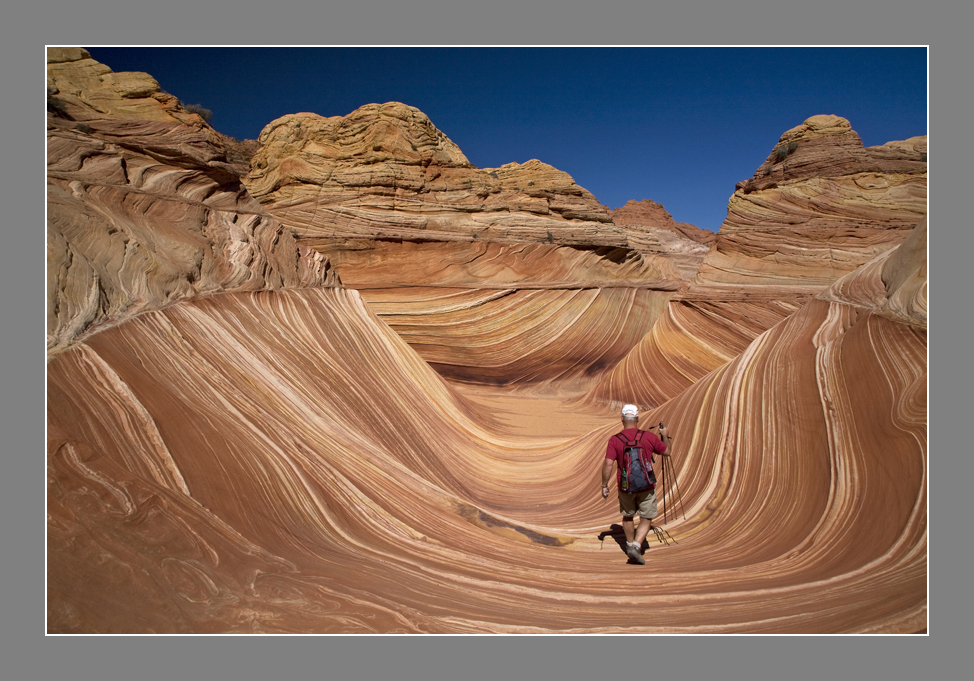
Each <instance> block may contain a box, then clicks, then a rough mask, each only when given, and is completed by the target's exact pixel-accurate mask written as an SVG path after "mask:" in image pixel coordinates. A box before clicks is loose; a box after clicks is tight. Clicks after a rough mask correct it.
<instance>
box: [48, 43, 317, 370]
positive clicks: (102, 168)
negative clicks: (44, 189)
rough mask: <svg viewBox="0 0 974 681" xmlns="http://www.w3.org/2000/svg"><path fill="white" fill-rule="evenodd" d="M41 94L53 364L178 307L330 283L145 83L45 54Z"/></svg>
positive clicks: (215, 136)
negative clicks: (79, 344)
mask: <svg viewBox="0 0 974 681" xmlns="http://www.w3.org/2000/svg"><path fill="white" fill-rule="evenodd" d="M48 93H49V101H50V98H51V97H53V98H55V99H56V102H57V104H56V105H55V107H56V109H57V112H56V114H57V115H51V114H49V115H48V128H47V130H48V142H47V155H48V173H47V177H48V211H47V224H48V238H47V271H48V341H47V345H48V352H50V353H54V352H59V351H61V350H63V349H65V348H67V347H70V346H71V345H72V344H73V343H74V342H76V341H77V340H78V339H80V338H83V337H84V335H85V334H88V333H93V332H96V331H98V330H99V329H101V328H103V327H104V326H106V325H112V324H117V323H120V322H122V321H124V320H126V319H129V318H131V317H132V316H134V315H136V314H139V313H141V312H145V311H147V310H153V309H158V308H160V307H164V306H166V305H169V304H172V303H173V302H176V301H178V300H183V299H187V298H193V297H196V296H199V295H206V294H211V293H215V292H220V291H225V290H257V289H278V288H285V287H299V286H320V285H322V284H324V283H334V281H335V278H334V275H333V274H332V273H330V272H329V269H328V263H327V261H326V259H325V258H323V257H322V256H321V255H320V254H318V253H316V252H314V251H312V250H310V249H308V248H306V247H304V246H299V245H298V244H297V243H296V242H295V240H294V238H293V236H292V234H291V233H290V231H289V230H287V229H285V228H284V226H283V225H281V223H280V222H278V221H277V220H275V219H274V218H273V217H272V216H271V215H269V214H268V213H267V212H266V211H264V210H263V209H262V208H261V206H260V204H258V203H257V202H256V201H254V200H253V199H252V198H251V197H250V196H249V195H247V192H246V190H245V189H244V188H243V186H242V185H241V184H240V181H239V179H238V176H237V175H236V173H235V172H234V166H233V164H231V163H229V162H228V160H227V158H226V149H225V146H224V142H223V137H222V136H221V135H220V134H219V133H216V132H215V131H214V130H212V129H211V128H210V127H209V126H207V125H206V124H205V123H204V122H203V120H202V119H201V118H200V117H199V116H198V115H197V114H191V113H188V112H185V111H184V110H183V109H182V108H181V106H180V105H179V103H178V100H177V99H176V98H175V97H173V96H172V95H167V94H165V93H162V92H160V91H159V86H158V83H156V81H155V80H154V79H153V78H152V77H151V76H149V75H148V74H144V73H122V74H118V73H112V72H111V71H110V70H109V69H108V68H107V67H105V66H104V65H102V64H99V63H98V62H96V61H94V60H93V59H91V58H90V57H89V56H88V54H87V52H85V51H83V50H80V49H77V48H75V49H66V48H50V50H49V56H48Z"/></svg>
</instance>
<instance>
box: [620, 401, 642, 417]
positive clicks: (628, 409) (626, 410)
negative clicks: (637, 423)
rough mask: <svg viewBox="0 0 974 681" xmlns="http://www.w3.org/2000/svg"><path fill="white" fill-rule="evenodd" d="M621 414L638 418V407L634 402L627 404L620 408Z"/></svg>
mask: <svg viewBox="0 0 974 681" xmlns="http://www.w3.org/2000/svg"><path fill="white" fill-rule="evenodd" d="M622 415H623V416H631V417H633V418H639V407H637V406H636V405H635V404H627V405H626V406H624V407H623V408H622Z"/></svg>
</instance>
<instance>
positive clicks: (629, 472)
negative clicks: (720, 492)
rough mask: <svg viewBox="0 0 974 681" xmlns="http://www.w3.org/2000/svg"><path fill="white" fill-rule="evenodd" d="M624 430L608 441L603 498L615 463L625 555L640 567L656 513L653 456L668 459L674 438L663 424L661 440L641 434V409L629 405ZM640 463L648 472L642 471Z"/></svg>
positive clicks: (605, 496)
mask: <svg viewBox="0 0 974 681" xmlns="http://www.w3.org/2000/svg"><path fill="white" fill-rule="evenodd" d="M622 428H623V429H622V431H621V432H619V433H616V434H615V435H613V436H612V437H610V438H609V444H608V447H607V448H606V452H605V462H604V463H603V464H602V498H603V499H605V498H608V496H609V476H611V475H612V466H613V463H617V464H618V466H617V467H616V484H617V485H618V486H619V511H620V512H621V513H622V529H623V530H624V531H625V533H626V555H628V556H629V557H630V558H631V559H632V560H634V561H635V562H637V563H639V564H640V565H645V564H646V560H645V559H644V558H643V556H642V544H643V540H644V539H646V535H648V534H649V531H650V529H652V520H653V518H655V517H656V513H657V510H656V475H655V473H653V469H652V465H653V453H654V452H655V453H657V454H659V455H661V456H669V454H668V453H667V451H666V449H667V444H666V443H669V442H672V440H673V438H671V437H670V436H669V434H668V433H667V431H666V427H665V426H664V425H663V424H662V423H660V428H659V436H657V435H656V433H653V432H652V431H648V430H639V408H638V407H636V405H634V404H627V405H626V406H624V407H623V408H622ZM660 438H663V439H662V440H661V439H660ZM640 448H641V450H640ZM640 451H641V456H639V452H640ZM640 459H641V460H642V462H643V463H644V465H645V467H646V468H647V469H648V470H646V471H642V470H640V468H641V466H640V465H639V463H640ZM630 461H631V463H630ZM624 477H625V478H626V479H625V481H624V480H623V478H624ZM643 488H645V489H643ZM636 513H639V517H640V522H639V525H638V527H637V526H635V525H634V524H633V518H634V516H635V515H636Z"/></svg>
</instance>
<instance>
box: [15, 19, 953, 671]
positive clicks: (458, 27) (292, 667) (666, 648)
mask: <svg viewBox="0 0 974 681" xmlns="http://www.w3.org/2000/svg"><path fill="white" fill-rule="evenodd" d="M634 4H635V3H627V2H615V1H614V0H610V1H609V2H605V1H603V2H599V3H592V4H590V5H588V6H585V7H581V6H571V5H566V4H557V5H556V4H555V3H554V2H552V1H551V0H545V2H541V3H537V2H527V3H520V4H519V5H518V6H517V8H516V9H513V10H510V9H507V8H499V7H498V6H497V3H479V4H478V7H476V8H473V9H459V8H458V7H457V6H456V4H455V3H452V2H447V1H446V0H437V1H431V2H395V3H393V2H391V1H390V2H382V3H376V2H361V3H357V4H355V5H352V4H343V5H341V6H325V5H318V4H312V3H281V2H273V3H268V4H267V5H266V6H265V7H266V8H259V7H253V6H241V7H240V8H239V9H227V8H226V7H225V6H223V5H221V6H218V7H217V8H215V9H208V8H207V7H202V6H200V4H199V3H192V4H190V3H173V2H169V3H165V4H164V5H157V6H155V7H153V8H150V9H148V10H146V9H141V8H140V9H135V8H134V7H133V6H132V5H130V4H129V3H123V2H121V1H120V0H112V1H108V2H97V3H96V2H90V3H87V5H86V6H79V4H78V3H70V4H69V3H65V6H64V7H58V6H57V5H58V3H49V2H48V3H43V2H42V3H35V4H32V5H30V6H28V7H18V8H17V9H15V10H7V11H6V12H5V21H4V29H3V33H4V35H3V40H2V41H0V49H2V50H3V57H4V58H3V62H2V63H3V64H4V65H5V73H4V90H5V91H6V92H5V97H4V100H5V103H4V113H5V115H4V123H5V125H4V135H3V136H4V150H5V151H8V153H6V154H4V156H3V158H4V163H3V166H2V167H3V170H2V173H3V180H4V181H3V183H2V185H0V186H2V187H3V188H4V194H5V196H6V197H15V199H16V200H15V201H11V202H4V203H5V211H4V217H5V220H6V222H7V225H8V228H7V229H5V230H4V239H5V244H4V246H5V248H4V249H3V251H2V253H3V255H2V258H3V265H4V267H3V268H2V270H0V271H2V276H3V283H4V288H3V290H4V292H5V293H6V294H7V295H5V296H4V317H5V318H6V319H7V320H8V321H7V324H6V325H5V326H6V329H7V331H6V333H5V347H6V348H7V349H8V352H9V349H10V348H11V347H13V348H14V350H13V352H14V353H15V354H16V359H14V358H13V357H11V356H10V355H9V354H8V357H7V360H6V361H5V362H4V369H3V378H4V379H5V380H4V382H3V383H4V393H3V407H4V408H3V409H2V411H0V413H2V414H3V424H4V433H5V435H6V437H5V438H4V454H5V455H4V457H3V460H4V474H3V475H2V476H0V485H2V491H3V494H2V495H0V498H2V500H3V508H4V511H5V512H4V513H3V516H2V517H3V520H2V523H3V524H2V527H3V535H2V536H3V537H4V539H5V542H4V543H5V544H6V545H7V546H6V547H5V548H6V550H5V551H4V556H5V557H4V559H3V566H4V568H3V576H4V580H3V584H4V586H3V589H4V599H3V602H4V606H5V607H4V608H3V631H2V632H0V636H2V640H3V641H4V649H5V655H4V657H5V661H4V668H5V669H9V670H12V672H13V673H12V677H13V678H38V679H40V678H58V677H59V676H67V672H69V671H70V674H71V676H72V677H76V676H79V675H80V676H81V677H82V678H86V677H88V676H89V675H90V676H93V677H97V678H101V679H122V678H140V679H154V678H159V679H169V678H173V677H176V678H178V677H179V676H183V677H189V678H234V679H251V678H254V679H256V678H268V677H271V676H273V677H277V678H304V677H314V678H322V677H325V678H342V679H345V678H353V677H361V678H367V677H372V678H375V676H376V675H378V674H380V673H389V672H395V673H396V675H397V676H407V677H411V676H413V675H414V674H415V675H416V676H418V677H421V678H450V677H452V678H495V677H504V676H511V677H514V678H523V677H526V676H531V677H545V676H552V677H553V676H555V675H558V676H561V677H563V678H580V677H583V676H587V677H598V676H601V675H606V676H609V675H611V676H620V675H623V676H624V675H626V674H628V673H632V674H640V675H643V674H645V675H646V676H649V675H650V674H652V673H657V672H663V673H665V672H667V671H672V672H679V673H681V678H720V677H726V676H727V675H728V674H730V675H731V676H733V677H736V676H738V675H745V674H746V675H747V677H749V678H759V679H761V678H768V679H770V678H790V679H803V678H813V677H814V678H819V677H821V676H823V675H825V676H831V675H833V674H834V675H838V676H841V677H843V678H850V677H851V678H879V677H880V676H882V677H883V678H885V679H890V678H892V679H901V678H903V679H905V678H917V677H919V676H921V675H922V676H934V677H936V676H938V675H937V674H935V673H932V672H934V670H939V669H940V668H941V667H942V666H946V668H947V669H950V668H951V667H952V666H953V665H954V664H955V663H956V664H959V660H958V659H957V658H959V657H960V656H961V655H963V654H964V653H965V652H966V650H965V648H966V646H969V643H968V642H967V635H969V634H968V633H967V632H968V631H969V629H967V628H966V627H962V626H959V625H960V624H961V622H963V621H966V620H967V619H969V618H968V617H965V618H963V619H962V616H961V613H962V612H969V607H967V606H968V604H967V602H966V600H969V598H970V597H969V595H968V594H969V592H970V589H969V586H968V585H966V584H963V585H962V583H961V581H960V573H961V570H962V569H963V567H961V566H966V563H965V561H964V560H963V558H965V557H966V554H967V552H966V551H964V547H963V544H962V543H961V542H958V541H957V540H958V539H961V540H962V539H963V538H965V534H964V533H963V532H961V531H960V530H961V529H962V527H961V523H962V522H963V519H964V517H965V513H964V510H966V509H960V508H957V506H959V504H957V503H956V502H954V501H953V500H954V499H957V498H958V496H957V495H956V494H952V493H951V492H950V491H948V488H953V487H956V486H957V485H958V484H959V482H958V473H959V471H958V470H956V465H957V462H958V461H959V456H957V455H952V456H945V455H944V454H943V452H953V451H957V452H961V451H963V450H960V449H959V447H957V446H956V442H957V439H959V438H958V433H959V428H960V427H962V426H958V424H964V423H965V422H966V421H968V420H969V419H970V415H969V412H968V410H966V409H962V408H961V403H960V399H959V398H960V397H962V396H963V395H964V391H963V387H964V385H965V384H966V383H967V382H968V380H969V377H968V375H967V373H968V372H965V371H962V370H960V367H964V366H967V365H966V363H963V362H956V363H954V362H951V359H952V355H953V354H955V353H956V352H957V351H958V350H959V348H960V346H961V344H963V343H964V334H963V333H962V331H966V328H964V329H961V328H956V329H955V328H954V327H960V325H961V324H962V323H963V322H962V318H960V317H958V316H956V315H955V316H954V317H953V318H948V317H949V316H948V315H945V318H944V319H943V320H941V319H938V320H937V324H936V326H935V330H934V332H933V333H932V334H931V335H932V336H933V343H932V347H935V348H936V352H931V353H930V354H931V359H936V361H934V362H931V367H930V369H931V372H930V377H931V380H930V383H931V385H932V386H933V385H935V386H936V388H937V391H936V393H935V396H936V399H935V400H934V399H933V398H934V394H931V399H930V409H929V413H930V414H936V421H937V428H931V436H930V439H931V441H935V442H936V443H937V444H941V443H944V444H945V445H946V446H939V447H931V448H930V451H931V458H932V460H933V461H932V464H931V466H930V469H931V478H930V486H929V490H930V497H931V504H930V507H931V508H930V510H931V514H930V519H931V521H934V522H935V523H936V532H934V533H932V534H933V535H934V537H935V540H934V541H933V542H932V544H931V549H932V550H931V552H930V584H931V590H930V603H929V609H930V613H931V614H930V632H931V634H930V636H928V637H861V638H860V637H856V638H847V637H838V638H821V637H817V638H806V637H740V638H732V637H706V638H693V639H691V638H679V637H664V638H660V639H659V640H656V641H653V642H648V644H647V645H641V646H640V648H641V649H642V650H643V652H642V653H640V654H639V655H636V654H634V653H633V650H634V646H636V645H638V644H639V642H637V641H629V640H624V639H622V637H612V638H609V637H577V638H576V637H572V638H568V637H501V638H485V637H402V638H400V639H398V640H396V639H394V638H393V637H382V638H381V639H376V638H358V637H329V638H318V637H314V638H279V637H270V639H255V638H247V639H246V640H234V639H232V638H230V637H214V638H198V637H189V638H186V639H185V640H176V639H175V638H173V637H159V638H155V639H153V638H146V637H118V638H105V637H73V638H68V637H45V636H44V635H43V634H44V626H45V622H44V613H43V609H42V607H41V606H40V604H41V603H42V602H43V595H44V592H43V587H44V582H43V559H44V553H43V551H44V542H43V536H44V535H43V530H42V524H43V518H44V508H43V491H42V490H43V474H42V471H41V470H39V468H38V464H37V462H38V461H39V460H43V457H41V456H40V452H39V450H40V449H41V448H42V443H41V442H40V440H41V438H42V437H43V432H44V416H43V414H44V410H43V409H42V404H43V401H44V388H43V371H44V370H43V368H42V367H43V359H42V354H43V351H42V345H43V343H42V331H41V327H42V326H43V318H44V316H43V307H44V305H45V303H44V301H43V297H42V294H41V293H40V292H42V291H43V290H44V281H45V279H44V273H43V271H42V270H41V268H39V267H38V265H37V261H35V260H34V259H33V258H27V257H24V256H23V255H22V254H23V253H31V254H35V253H38V254H39V252H40V251H41V250H42V249H43V248H44V245H43V241H42V238H41V237H40V236H39V235H40V234H42V233H43V232H42V230H40V228H39V227H37V228H34V227H31V225H36V224H37V223H38V222H40V220H41V214H40V211H41V208H40V207H41V206H42V205H43V203H44V194H43V192H42V190H41V187H42V186H43V184H42V183H41V182H40V179H41V178H40V175H41V174H42V172H43V171H42V169H41V166H40V162H39V161H38V158H39V153H38V151H39V149H38V145H39V139H40V134H41V130H40V127H39V126H40V123H39V121H40V106H39V97H40V89H39V88H40V86H39V84H38V83H39V81H40V78H39V76H40V73H39V70H40V69H39V68H38V63H39V61H40V60H42V59H43V46H44V44H45V43H49V44H111V45H119V44H136V43H138V44H174V43H179V44H202V45H211V44H316V45H317V44H409V45H421V44H431V45H438V44H491V45H493V44H526V45H536V44H561V45H571V44H605V45H611V44H633V45H639V44H660V45H665V44H686V45H699V44H717V45H722V44H735V45H748V44H755V45H770V44H782V43H784V42H786V40H785V38H793V39H794V38H797V39H798V40H799V41H802V42H804V41H808V40H809V39H815V40H817V41H820V42H819V43H816V44H849V45H863V44H871V43H874V44H884V45H890V44H910V45H917V44H930V45H931V46H932V47H931V50H930V64H931V72H932V75H931V84H932V89H933V91H934V93H935V94H936V97H937V98H936V100H931V110H930V113H931V115H930V121H931V123H932V124H934V123H935V124H936V125H935V127H936V129H937V131H938V135H935V136H932V137H933V139H932V140H931V142H932V145H931V151H930V162H931V168H932V169H933V171H932V174H933V176H934V177H935V178H936V180H937V181H936V184H935V185H931V186H932V191H931V193H930V205H931V208H930V216H931V223H930V259H931V260H932V261H936V262H937V267H936V268H932V267H931V268H930V269H931V277H930V279H931V282H930V284H931V285H930V290H931V297H932V298H934V299H935V300H936V301H937V302H936V303H935V304H934V309H935V310H939V309H943V310H948V309H951V306H950V303H949V302H943V301H947V300H948V299H950V298H954V299H955V301H954V302H957V299H958V298H959V297H960V295H963V292H964V288H957V287H955V286H952V285H951V281H950V279H951V277H952V275H953V276H956V275H954V274H953V273H956V272H962V271H963V269H962V268H963V265H964V264H963V263H962V262H961V258H963V257H964V255H963V254H964V253H966V252H969V251H967V249H964V248H963V246H962V245H961V242H960V239H959V237H960V236H961V231H962V230H963V231H965V232H969V231H970V229H969V227H968V223H969V221H970V219H969V216H968V215H966V214H964V213H962V212H961V207H960V205H959V204H960V200H959V199H958V198H955V197H965V196H966V195H967V194H968V193H969V191H970V190H969V183H970V181H969V174H968V172H967V170H966V168H965V165H966V164H962V163H961V159H960V153H961V152H962V151H966V148H965V147H964V143H965V142H966V140H967V139H969V133H968V132H967V131H966V130H963V129H962V128H961V126H962V125H963V123H962V118H966V114H967V111H968V110H969V108H968V101H966V98H965V97H964V95H965V94H966V92H967V90H968V89H969V88H967V87H965V84H966V83H969V82H970V80H969V76H968V73H967V72H968V71H969V64H970V63H971V59H970V54H969V50H966V49H964V46H966V42H967V41H966V36H963V35H960V34H959V31H962V30H964V28H963V27H966V26H969V25H970V21H969V20H970V13H969V12H964V11H963V10H953V9H950V8H947V7H941V8H934V7H932V6H931V5H930V3H924V4H921V5H920V6H916V5H914V6H896V5H891V4H884V5H882V6H880V5H878V4H876V3H860V4H858V5H852V4H851V3H849V2H841V3H840V2H819V3H816V4H815V5H814V6H809V5H807V4H805V5H800V6H797V7H795V8H794V9H787V8H784V7H782V6H781V5H779V4H778V3H773V2H751V3H739V4H731V3H720V4H717V5H715V6H710V3H699V4H698V3H693V2H684V3H680V4H679V5H677V4H676V3H672V4H671V5H670V6H667V7H661V8H651V7H648V6H633V5H634ZM295 5H296V6H295ZM965 19H966V21H965ZM691 22H692V23H691ZM787 42H796V41H795V40H791V41H787ZM35 60H37V61H35ZM35 69H36V70H35ZM10 90H13V92H10ZM35 96H36V97H37V99H36V100H35V99H34V97H35ZM35 101H36V102H37V104H35V103H34V102H35ZM933 127H934V125H931V128H933ZM937 140H943V144H942V145H941V144H939V143H938V142H937ZM968 144H969V143H968ZM15 164H16V165H15ZM35 173H36V175H35ZM962 183H963V184H962ZM731 190H732V188H728V195H729V194H730V192H731ZM11 208H13V210H14V211H15V212H14V213H11V212H10V211H11ZM948 224H949V225H952V226H951V227H947V225H948ZM968 238H969V237H968ZM958 286H961V287H962V286H963V284H960V283H959V282H958ZM22 291H31V292H32V293H31V294H27V295H24V294H20V292H22ZM958 291H960V292H961V293H958ZM34 292H37V293H34ZM35 296H36V297H35ZM965 316H966V315H965ZM10 320H14V321H13V323H11V321H10ZM954 320H957V321H954ZM964 321H966V320H964ZM965 327H966V324H965ZM11 331H12V333H11ZM952 331H956V332H954V333H952ZM955 339H956V340H955ZM945 345H946V347H945ZM951 345H952V346H953V347H950V346H951ZM957 359H959V358H957ZM968 371H969V370H968ZM934 402H936V409H934V408H933V403H934ZM965 406H966V405H965ZM933 420H934V419H932V418H931V425H932V421H933ZM12 424H15V426H14V427H11V426H12ZM11 434H12V436H13V437H12V439H11ZM935 438H936V439H935ZM952 445H953V446H952ZM968 465H969V464H968ZM10 540H12V543H13V548H14V550H13V551H12V550H11V547H10V545H9V544H10V543H11V541H10ZM962 594H963V596H962ZM965 599H966V600H965ZM962 645H964V646H965V647H961V646H962ZM965 657H967V656H966V655H965ZM837 670H842V671H837Z"/></svg>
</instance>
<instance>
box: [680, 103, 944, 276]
mask: <svg viewBox="0 0 974 681" xmlns="http://www.w3.org/2000/svg"><path fill="white" fill-rule="evenodd" d="M926 150H927V140H926V137H925V136H924V137H914V138H911V139H909V140H906V141H903V142H889V143H887V144H885V145H883V146H881V147H869V148H868V149H867V148H863V146H862V140H860V139H859V136H858V135H857V134H856V133H855V132H853V130H852V128H851V126H850V125H849V122H848V121H847V120H845V119H844V118H839V117H838V116H813V117H811V118H809V119H808V120H806V121H805V122H804V123H803V124H802V125H800V126H798V127H796V128H794V129H792V130H789V131H788V132H786V133H785V134H784V135H782V136H781V140H780V141H779V142H778V144H777V145H775V148H774V150H773V151H772V152H771V155H770V156H769V157H768V159H767V160H766V161H765V162H764V164H762V165H761V167H760V168H758V170H757V172H756V173H755V174H754V176H753V177H752V178H751V179H749V180H747V181H745V182H741V183H739V184H738V186H737V190H736V191H735V192H734V195H733V196H732V197H731V199H730V203H729V205H728V208H727V219H726V220H725V221H724V223H723V224H722V225H721V227H720V231H719V232H718V236H717V241H716V243H715V244H714V246H713V247H712V248H711V250H710V252H709V253H708V254H707V256H706V258H705V259H704V262H703V264H702V265H701V267H700V270H699V272H698V274H697V279H696V281H697V282H698V283H715V284H732V285H751V284H761V285H786V286H787V285H805V286H807V285H819V286H822V287H824V286H828V285H829V284H831V283H832V282H833V281H835V280H836V279H838V278H839V277H841V276H843V275H846V274H849V273H850V272H852V271H854V270H855V269H856V268H858V267H859V266H860V265H862V264H864V263H866V262H868V261H869V260H871V259H873V258H874V257H876V256H877V255H879V254H881V253H883V252H885V251H888V250H889V249H891V248H892V247H893V246H896V245H897V244H899V243H900V242H902V241H903V240H904V239H905V238H906V236H907V235H908V234H909V233H910V230H912V229H913V228H914V227H915V226H916V225H917V224H919V223H920V222H922V221H923V220H924V219H925V215H926V192H927V164H926Z"/></svg>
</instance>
